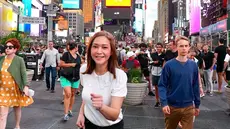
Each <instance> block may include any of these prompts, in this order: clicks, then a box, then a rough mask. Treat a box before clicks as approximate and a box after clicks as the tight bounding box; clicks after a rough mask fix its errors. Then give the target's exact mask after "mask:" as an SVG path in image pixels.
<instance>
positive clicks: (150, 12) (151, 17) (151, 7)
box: [145, 0, 159, 37]
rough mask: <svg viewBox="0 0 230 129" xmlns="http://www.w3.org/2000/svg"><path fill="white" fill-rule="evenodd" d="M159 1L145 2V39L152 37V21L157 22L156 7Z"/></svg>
mask: <svg viewBox="0 0 230 129" xmlns="http://www.w3.org/2000/svg"><path fill="white" fill-rule="evenodd" d="M158 1H159V0H146V3H147V11H146V25H145V37H152V31H153V26H154V21H155V20H157V6H158Z"/></svg>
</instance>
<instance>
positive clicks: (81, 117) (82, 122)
mask: <svg viewBox="0 0 230 129" xmlns="http://www.w3.org/2000/svg"><path fill="white" fill-rule="evenodd" d="M76 125H77V126H78V127H79V128H84V127H85V117H84V115H83V114H82V113H79V115H78V118H77V123H76Z"/></svg>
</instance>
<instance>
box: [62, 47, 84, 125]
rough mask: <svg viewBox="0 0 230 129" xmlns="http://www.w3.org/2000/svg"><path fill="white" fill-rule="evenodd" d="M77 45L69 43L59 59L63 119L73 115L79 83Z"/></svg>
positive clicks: (79, 59) (79, 60) (79, 58)
mask: <svg viewBox="0 0 230 129" xmlns="http://www.w3.org/2000/svg"><path fill="white" fill-rule="evenodd" d="M77 51H78V45H77V44H76V43H70V44H69V51H68V52H65V53H64V54H63V56H62V58H61V61H60V67H62V69H61V73H60V74H61V77H60V83H61V86H62V88H64V118H63V119H64V120H65V121H67V120H69V117H72V116H73V113H72V108H73V105H74V101H75V93H76V90H77V88H78V87H79V83H80V80H79V79H80V76H79V70H80V67H81V57H80V55H78V54H76V53H77Z"/></svg>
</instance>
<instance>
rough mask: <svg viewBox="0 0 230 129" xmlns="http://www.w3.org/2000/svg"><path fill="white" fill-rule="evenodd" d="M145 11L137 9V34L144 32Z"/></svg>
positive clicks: (135, 25) (135, 24) (135, 26)
mask: <svg viewBox="0 0 230 129" xmlns="http://www.w3.org/2000/svg"><path fill="white" fill-rule="evenodd" d="M142 15H143V11H142V9H137V8H136V9H135V23H134V28H135V31H136V32H142V28H143V17H142Z"/></svg>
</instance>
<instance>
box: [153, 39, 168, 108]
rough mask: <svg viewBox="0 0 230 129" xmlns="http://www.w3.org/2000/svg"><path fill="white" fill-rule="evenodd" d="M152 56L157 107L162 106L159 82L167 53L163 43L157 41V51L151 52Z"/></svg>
mask: <svg viewBox="0 0 230 129" xmlns="http://www.w3.org/2000/svg"><path fill="white" fill-rule="evenodd" d="M151 58H152V63H150V64H151V65H152V70H151V73H152V85H153V86H154V87H155V96H156V104H155V106H154V107H155V108H159V107H160V99H159V93H158V82H159V79H160V76H161V71H162V67H163V63H164V58H165V54H164V53H163V44H162V43H157V44H156V52H155V53H152V54H151Z"/></svg>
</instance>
